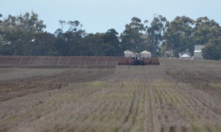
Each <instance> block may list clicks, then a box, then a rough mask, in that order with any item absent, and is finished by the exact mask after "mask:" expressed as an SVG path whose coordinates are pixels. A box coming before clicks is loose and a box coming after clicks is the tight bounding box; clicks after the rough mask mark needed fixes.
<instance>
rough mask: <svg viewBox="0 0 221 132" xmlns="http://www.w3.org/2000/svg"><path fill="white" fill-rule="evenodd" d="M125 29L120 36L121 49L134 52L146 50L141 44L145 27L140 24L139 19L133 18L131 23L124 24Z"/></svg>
mask: <svg viewBox="0 0 221 132" xmlns="http://www.w3.org/2000/svg"><path fill="white" fill-rule="evenodd" d="M125 28H126V29H125V30H124V31H123V33H122V34H121V35H120V38H121V46H122V49H123V50H132V51H135V52H140V51H142V50H144V49H146V48H145V44H144V43H143V42H144V40H143V34H144V31H145V26H144V24H143V23H142V22H141V19H139V18H137V17H133V18H132V19H131V23H129V24H126V26H125Z"/></svg>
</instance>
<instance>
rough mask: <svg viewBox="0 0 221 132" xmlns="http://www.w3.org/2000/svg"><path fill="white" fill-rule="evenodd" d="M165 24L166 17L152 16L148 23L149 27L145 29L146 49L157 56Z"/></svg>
mask: <svg viewBox="0 0 221 132" xmlns="http://www.w3.org/2000/svg"><path fill="white" fill-rule="evenodd" d="M167 25H168V21H167V19H166V18H165V17H163V16H161V15H159V16H156V17H154V19H153V21H152V22H151V24H150V27H149V28H148V29H147V35H148V43H147V45H148V50H149V51H150V52H151V53H152V55H154V56H159V54H160V52H159V51H160V49H159V48H160V45H161V43H162V41H163V35H164V32H165V29H166V26H167Z"/></svg>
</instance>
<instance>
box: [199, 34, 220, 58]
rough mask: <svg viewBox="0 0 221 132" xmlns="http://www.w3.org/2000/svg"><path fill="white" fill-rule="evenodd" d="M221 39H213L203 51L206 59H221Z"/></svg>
mask: <svg viewBox="0 0 221 132" xmlns="http://www.w3.org/2000/svg"><path fill="white" fill-rule="evenodd" d="M220 51H221V37H218V38H214V39H211V40H210V41H209V42H208V43H207V44H205V47H204V48H203V50H202V53H203V57H204V58H205V59H211V60H220V59H221V52H220Z"/></svg>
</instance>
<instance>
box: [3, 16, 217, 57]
mask: <svg viewBox="0 0 221 132" xmlns="http://www.w3.org/2000/svg"><path fill="white" fill-rule="evenodd" d="M59 23H60V28H58V29H57V30H56V31H55V32H54V33H49V32H46V31H45V29H46V24H44V21H43V20H41V19H39V16H38V14H37V13H35V12H31V13H29V12H27V13H25V14H24V15H19V16H12V15H9V16H7V17H6V18H5V17H3V15H2V14H1V13H0V55H38V56H43V55H49V56H121V55H123V51H124V50H131V51H134V52H141V51H143V50H148V51H150V52H151V53H152V55H153V56H163V55H164V54H165V53H169V52H170V53H172V52H173V53H174V55H175V57H178V56H179V54H180V53H183V52H189V53H190V54H191V55H193V52H194V46H195V45H204V46H205V48H204V49H203V50H202V51H203V57H204V58H205V59H214V60H219V59H220V58H221V55H220V53H221V52H220V51H221V46H220V45H221V27H220V25H219V23H217V22H216V21H214V20H211V19H209V18H208V17H199V18H197V19H196V20H194V19H191V18H189V17H188V16H177V17H176V18H175V19H174V20H172V21H168V20H167V19H166V17H164V16H161V15H159V16H155V17H154V18H153V20H151V21H149V20H144V21H143V20H141V19H140V18H138V17H132V18H131V21H130V22H129V23H128V24H125V29H124V30H123V31H122V33H118V32H117V31H116V30H115V29H114V28H111V29H107V31H106V32H104V33H95V34H94V33H87V32H86V30H85V29H83V25H82V24H81V23H80V21H78V20H70V21H64V20H60V21H59Z"/></svg>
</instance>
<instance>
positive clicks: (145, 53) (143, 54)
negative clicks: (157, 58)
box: [140, 50, 151, 58]
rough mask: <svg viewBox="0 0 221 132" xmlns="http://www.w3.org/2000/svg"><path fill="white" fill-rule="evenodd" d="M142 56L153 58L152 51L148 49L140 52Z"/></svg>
mask: <svg viewBox="0 0 221 132" xmlns="http://www.w3.org/2000/svg"><path fill="white" fill-rule="evenodd" d="M140 56H141V57H142V58H151V53H150V52H149V51H147V50H144V51H142V52H140Z"/></svg>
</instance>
